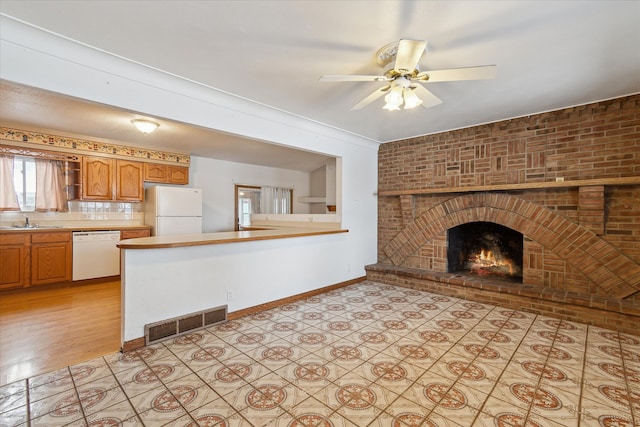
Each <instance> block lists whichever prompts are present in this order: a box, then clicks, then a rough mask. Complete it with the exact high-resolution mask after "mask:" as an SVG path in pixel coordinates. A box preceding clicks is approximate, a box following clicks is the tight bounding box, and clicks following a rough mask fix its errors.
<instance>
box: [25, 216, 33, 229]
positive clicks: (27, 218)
mask: <svg viewBox="0 0 640 427" xmlns="http://www.w3.org/2000/svg"><path fill="white" fill-rule="evenodd" d="M24 226H25V227H26V228H29V227H31V224H29V217H28V216H25V217H24Z"/></svg>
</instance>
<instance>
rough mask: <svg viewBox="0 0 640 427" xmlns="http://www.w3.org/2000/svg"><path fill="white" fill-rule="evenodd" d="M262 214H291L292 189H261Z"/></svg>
mask: <svg viewBox="0 0 640 427" xmlns="http://www.w3.org/2000/svg"><path fill="white" fill-rule="evenodd" d="M260 213H263V214H289V213H291V189H290V188H281V187H261V188H260Z"/></svg>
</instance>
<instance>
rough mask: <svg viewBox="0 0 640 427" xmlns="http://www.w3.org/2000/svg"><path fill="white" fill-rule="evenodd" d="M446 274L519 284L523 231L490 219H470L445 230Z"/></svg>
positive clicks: (520, 280)
mask: <svg viewBox="0 0 640 427" xmlns="http://www.w3.org/2000/svg"><path fill="white" fill-rule="evenodd" d="M447 236H448V237H447V240H448V242H447V264H448V266H447V268H448V271H449V273H462V274H469V275H475V276H489V277H492V278H503V279H508V280H511V281H514V282H519V283H522V247H523V242H524V238H523V235H522V233H519V232H517V231H515V230H512V229H510V228H508V227H504V226H502V225H500V224H495V223H492V222H469V223H466V224H462V225H459V226H457V227H453V228H451V229H449V231H448V232H447Z"/></svg>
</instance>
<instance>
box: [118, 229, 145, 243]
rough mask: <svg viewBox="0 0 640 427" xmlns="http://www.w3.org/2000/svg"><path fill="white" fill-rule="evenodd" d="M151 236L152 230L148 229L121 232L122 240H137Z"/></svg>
mask: <svg viewBox="0 0 640 427" xmlns="http://www.w3.org/2000/svg"><path fill="white" fill-rule="evenodd" d="M149 236H151V230H150V229H148V228H139V229H135V230H120V240H125V239H137V238H138V237H149Z"/></svg>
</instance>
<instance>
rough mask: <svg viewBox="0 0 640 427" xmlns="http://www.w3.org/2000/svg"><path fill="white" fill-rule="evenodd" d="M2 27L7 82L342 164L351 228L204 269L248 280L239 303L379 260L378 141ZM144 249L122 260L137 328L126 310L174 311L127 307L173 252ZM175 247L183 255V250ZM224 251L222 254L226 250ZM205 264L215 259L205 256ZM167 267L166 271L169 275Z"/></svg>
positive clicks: (168, 282)
mask: <svg viewBox="0 0 640 427" xmlns="http://www.w3.org/2000/svg"><path fill="white" fill-rule="evenodd" d="M0 26H1V27H2V32H1V33H0V37H1V40H0V51H1V52H2V55H0V78H3V79H7V80H9V81H13V82H17V83H21V84H26V85H30V86H34V87H38V88H42V89H45V90H50V91H54V92H59V93H62V94H65V95H69V96H74V97H78V98H84V99H88V100H91V101H95V102H101V103H104V104H107V105H113V106H116V107H119V108H123V109H127V110H130V111H137V112H140V113H143V114H149V115H152V116H158V117H166V118H168V119H171V120H178V121H182V122H185V123H191V124H194V125H198V126H204V127H207V128H211V129H217V130H221V131H223V132H228V133H231V134H236V135H244V136H247V137H248V138H253V139H257V140H263V141H271V142H274V143H278V144H281V145H285V146H289V147H294V148H301V149H305V150H310V151H315V152H319V153H324V154H327V155H329V156H332V157H336V158H339V163H340V164H339V167H337V168H336V170H337V177H336V179H337V182H338V183H339V184H338V191H337V194H336V199H337V200H336V201H337V205H338V212H337V215H339V216H340V218H341V221H342V228H346V229H348V230H349V232H348V233H344V234H340V235H332V236H327V237H322V236H314V237H309V238H299V239H282V240H274V241H269V242H268V243H264V244H258V242H255V243H235V244H230V245H222V246H229V247H232V246H233V245H237V246H234V251H235V252H234V256H233V258H231V259H229V261H230V262H218V263H216V265H217V266H218V267H219V269H218V270H216V271H214V272H211V271H209V272H208V273H207V274H211V275H213V276H215V275H220V276H221V277H224V278H225V280H226V281H227V283H226V285H225V286H234V285H242V286H243V291H242V292H241V293H240V294H239V295H238V297H237V298H235V299H234V305H233V309H242V308H245V307H249V306H253V305H256V304H260V303H264V302H268V301H271V300H273V299H277V297H282V296H285V294H286V295H292V294H297V293H301V292H306V291H308V290H310V289H317V288H319V287H323V286H329V285H333V284H335V283H338V282H342V281H347V280H350V279H354V278H357V277H361V276H363V275H364V274H365V271H364V266H365V265H367V264H371V263H375V262H376V257H377V248H376V245H377V238H376V235H377V198H376V196H375V192H376V191H377V148H378V144H377V143H374V142H371V141H369V140H367V139H365V138H362V137H358V136H356V135H353V134H349V133H346V132H342V131H340V130H338V129H335V128H331V127H328V126H323V125H321V124H318V123H315V122H311V121H308V120H305V119H303V118H301V117H297V116H295V115H291V114H287V113H284V112H282V111H278V110H272V109H269V108H267V107H265V106H263V105H260V104H255V103H252V102H251V101H248V100H246V99H241V98H237V97H235V96H232V95H229V94H226V93H223V92H219V91H217V90H215V89H213V88H209V87H206V86H203V85H199V84H197V83H194V82H192V81H188V80H184V79H181V78H179V77H176V76H172V75H168V74H165V73H163V72H161V71H158V70H153V69H150V68H147V67H144V66H142V65H140V64H135V63H132V62H128V61H126V60H125V59H122V58H118V57H114V56H111V55H109V54H106V53H104V52H101V51H98V50H94V49H92V48H90V47H88V46H84V45H80V44H77V43H75V42H73V41H72V40H68V39H63V38H60V37H57V36H55V35H53V34H49V33H46V32H43V31H41V30H39V29H37V28H32V27H30V26H27V25H25V24H23V23H20V22H16V21H13V20H11V19H10V18H7V17H5V16H0ZM196 161H197V162H200V160H197V159H196ZM204 163H205V162H203V163H200V164H204ZM196 167H197V168H198V170H199V172H198V173H200V172H202V171H201V170H200V169H201V168H200V165H197V166H196ZM196 183H197V184H198V185H199V184H202V183H203V181H201V180H200V178H198V177H197V176H196V175H194V184H196ZM202 186H203V185H202ZM336 236H339V237H336ZM283 242H284V243H283ZM242 245H250V246H242ZM178 249H179V248H178ZM248 249H251V253H252V254H251V255H249V254H247V253H246V251H247V250H248ZM283 249H284V250H283ZM129 252H135V250H129ZM144 252H145V253H139V254H137V255H136V254H133V255H131V256H130V257H125V258H127V261H126V262H125V266H124V268H125V278H124V279H123V287H124V288H125V289H124V292H123V295H124V298H125V299H124V300H123V301H124V304H125V307H124V313H125V315H124V319H123V328H124V329H125V330H127V328H129V327H131V326H132V325H131V322H132V321H133V319H131V318H130V315H129V313H131V312H132V311H134V312H138V313H139V315H147V314H148V315H149V316H147V317H146V319H147V320H149V321H155V320H162V319H161V318H157V317H164V316H165V315H168V314H169V312H170V311H172V309H171V310H165V311H163V312H160V313H159V312H156V311H154V310H155V309H152V308H150V307H149V306H148V305H147V304H146V301H145V300H144V299H141V300H138V301H134V304H135V305H134V306H130V305H129V304H130V302H129V300H127V297H126V295H127V294H131V293H132V292H139V291H140V290H144V289H147V288H148V286H149V282H148V281H147V279H145V278H144V274H138V273H140V272H141V271H142V270H145V269H146V270H147V271H148V272H149V273H150V272H151V271H153V268H152V267H150V265H151V264H148V263H154V264H155V263H156V262H154V261H153V259H154V258H157V261H162V260H164V259H171V257H170V256H169V257H168V258H167V257H165V256H164V255H161V254H160V252H157V253H154V251H153V250H145V251H144ZM147 252H148V253H147ZM176 253H181V252H180V251H179V250H176ZM171 255H173V254H171ZM210 255H212V256H213V255H215V254H210ZM220 256H224V254H222V253H221V254H220ZM262 258H264V259H265V260H271V261H273V262H268V263H263V264H258V268H256V269H253V270H252V271H251V272H250V273H251V274H253V275H255V280H250V281H248V282H247V283H246V284H245V283H244V282H242V281H243V280H247V278H246V277H245V276H246V275H247V274H249V272H247V271H242V270H243V269H244V270H248V269H247V268H246V266H247V265H248V264H247V262H246V261H247V260H248V261H253V260H257V259H262ZM220 260H223V258H220ZM201 261H202V262H209V261H208V260H207V259H206V257H205V258H204V259H202V260H201ZM276 261H277V264H276ZM190 262H192V261H190V260H189V261H187V260H184V264H182V266H185V267H186V268H189V263H190ZM159 265H161V264H159ZM166 265H171V264H170V263H166ZM281 265H283V266H285V267H286V266H287V265H289V266H294V267H295V272H296V274H295V275H292V276H291V280H287V282H286V286H283V282H282V269H281V268H279V267H280V266H281ZM252 267H253V265H252ZM164 270H165V269H164V267H163V270H162V271H164ZM176 271H178V272H179V270H176ZM154 277H155V276H154ZM181 277H183V276H180V275H177V276H175V277H174V276H171V275H165V276H158V280H157V281H156V282H155V283H153V287H152V293H154V294H156V295H158V296H159V297H163V301H169V300H170V299H169V298H168V297H167V296H165V294H164V292H165V291H166V290H169V289H176V288H179V287H181V286H185V285H186V283H187V282H186V281H185V280H184V278H181ZM203 277H204V276H203ZM212 280H213V278H212ZM241 282H242V283H241ZM207 283H208V282H206V280H204V279H203V281H202V282H199V284H198V286H201V287H206V286H213V285H212V284H211V283H209V284H207ZM254 290H255V292H254ZM270 291H272V292H270ZM215 303H216V301H213V299H212V300H211V301H195V303H184V304H181V305H180V309H181V310H184V311H193V310H192V308H195V307H196V306H198V305H201V304H206V306H211V304H215ZM174 315H175V313H174ZM138 320H139V319H138ZM138 326H139V325H138ZM138 326H136V327H134V329H133V330H132V331H131V332H129V333H128V335H126V336H123V338H124V339H125V340H129V339H132V338H138V337H141V336H142V335H143V331H142V330H140V329H139V327H138Z"/></svg>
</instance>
